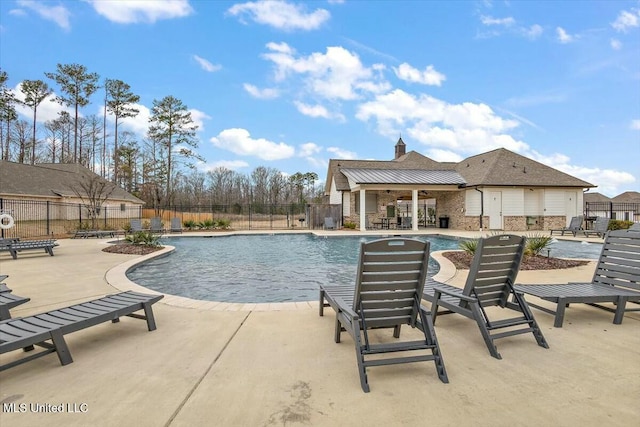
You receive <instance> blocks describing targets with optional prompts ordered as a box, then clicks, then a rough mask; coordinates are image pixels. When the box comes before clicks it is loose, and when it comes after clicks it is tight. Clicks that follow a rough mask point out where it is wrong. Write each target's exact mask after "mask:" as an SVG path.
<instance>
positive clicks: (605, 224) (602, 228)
mask: <svg viewBox="0 0 640 427" xmlns="http://www.w3.org/2000/svg"><path fill="white" fill-rule="evenodd" d="M608 228H609V218H606V217H603V216H599V217H597V218H596V221H595V222H594V224H593V229H592V230H581V231H582V232H583V233H584V235H585V237H590V236H591V235H592V234H595V235H596V236H598V237H602V238H603V239H604V236H605V234H607V229H608Z"/></svg>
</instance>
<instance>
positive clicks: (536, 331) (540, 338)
mask: <svg viewBox="0 0 640 427" xmlns="http://www.w3.org/2000/svg"><path fill="white" fill-rule="evenodd" d="M515 295H516V299H517V300H518V303H519V304H520V309H521V310H522V314H524V317H525V318H526V319H527V321H528V322H529V326H531V329H533V336H534V337H535V339H536V342H537V343H538V345H539V346H540V347H544V348H549V344H547V340H545V339H544V335H542V331H541V330H540V327H539V326H538V322H536V318H535V317H533V313H532V312H531V309H530V308H529V304H527V300H525V299H524V296H523V295H522V294H518V293H515ZM562 311H563V312H564V305H563V308H562ZM560 326H562V323H560Z"/></svg>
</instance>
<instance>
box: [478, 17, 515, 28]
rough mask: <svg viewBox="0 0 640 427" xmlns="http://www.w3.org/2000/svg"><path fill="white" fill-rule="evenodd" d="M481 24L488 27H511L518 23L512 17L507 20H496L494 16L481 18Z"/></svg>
mask: <svg viewBox="0 0 640 427" xmlns="http://www.w3.org/2000/svg"><path fill="white" fill-rule="evenodd" d="M480 22H482V23H483V24H484V25H488V26H491V25H498V26H504V27H510V26H512V25H513V24H515V23H516V20H515V19H513V18H512V17H511V16H509V17H507V18H494V17H492V16H487V15H483V16H481V17H480Z"/></svg>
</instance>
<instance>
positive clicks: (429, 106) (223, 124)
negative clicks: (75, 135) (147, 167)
mask: <svg viewBox="0 0 640 427" xmlns="http://www.w3.org/2000/svg"><path fill="white" fill-rule="evenodd" d="M58 63H61V64H70V63H78V64H82V65H85V66H86V67H87V68H88V70H89V71H91V72H96V73H98V74H100V76H101V79H104V78H111V79H120V80H123V81H124V82H126V83H128V84H129V85H130V86H131V89H132V91H133V92H134V93H136V94H138V95H140V105H139V106H138V108H139V109H140V110H141V113H140V114H139V115H138V116H137V117H136V118H135V119H131V120H130V119H128V120H127V124H126V126H127V127H128V128H129V129H130V130H132V131H134V132H137V133H138V134H139V139H142V138H143V137H144V134H145V133H146V129H147V126H148V118H149V110H150V108H151V106H152V103H153V100H154V99H157V100H160V99H162V98H163V97H165V96H167V95H173V96H174V97H177V98H179V99H180V100H182V101H183V102H184V104H186V105H187V107H188V108H189V109H190V110H191V112H192V116H193V118H194V119H195V121H196V123H197V124H198V125H199V126H200V128H199V131H198V137H199V139H200V148H199V153H200V154H201V155H202V156H204V158H205V159H206V163H203V164H201V165H199V167H200V168H201V169H202V170H207V169H211V168H215V167H218V166H224V167H227V168H230V169H234V170H237V171H239V172H242V173H247V174H248V173H250V172H251V171H252V170H253V169H254V168H255V167H257V166H266V167H273V168H276V169H278V170H280V171H282V172H284V173H288V174H293V173H295V172H298V171H299V172H303V173H305V172H316V173H317V174H318V176H319V177H320V179H321V180H324V179H325V177H326V170H327V164H328V161H329V159H332V158H351V159H377V160H390V159H392V158H393V153H394V145H395V143H396V141H397V140H398V137H399V136H400V135H401V136H402V138H403V140H404V141H405V143H406V144H407V150H415V151H417V152H419V153H421V154H424V155H426V156H428V157H431V158H432V159H435V160H439V161H460V160H462V159H464V158H465V157H468V156H471V155H476V154H480V153H483V152H486V151H489V150H492V149H495V148H498V147H505V148H507V149H509V150H512V151H515V152H517V153H520V154H522V155H525V156H527V157H530V158H532V159H535V160H537V161H540V162H542V163H544V164H547V165H550V166H552V167H554V168H557V169H559V170H562V171H564V172H567V173H569V174H571V175H574V176H576V177H579V178H582V179H584V180H586V181H588V182H591V183H593V184H595V185H597V186H598V188H596V189H594V190H592V191H597V192H600V193H603V194H605V195H607V196H616V195H617V194H620V193H622V192H624V191H640V1H638V0H634V1H601V2H598V1H566V2H559V1H535V2H534V1H455V2H437V1H407V2H404V1H381V0H380V1H364V0H361V1H338V0H333V1H312V2H298V1H253V2H226V1H204V0H199V1H193V0H192V1H187V0H176V1H170V0H168V1H152V0H139V1H110V0H83V1H55V0H54V1H27V0H16V1H12V0H3V1H2V2H0V67H1V68H2V69H3V70H4V71H6V72H7V73H8V74H9V78H10V81H9V86H10V87H12V88H16V89H17V88H19V85H20V82H21V81H22V80H24V79H31V80H34V79H42V80H45V81H47V83H49V85H50V86H51V87H52V88H53V89H54V90H56V91H58V90H59V89H58V88H57V87H56V86H55V83H53V82H51V81H50V80H48V79H47V78H46V77H45V76H44V72H53V71H55V70H56V64H58ZM17 92H19V91H17ZM101 98H102V96H101V95H98V94H95V95H94V96H93V98H92V104H91V105H89V106H88V107H86V108H85V109H84V110H83V111H82V113H83V114H84V115H90V114H102V105H101V102H102V101H101ZM59 108H61V107H60V106H59V105H58V104H55V103H53V102H51V103H49V102H43V103H42V104H41V106H40V107H39V108H38V118H39V121H40V120H41V121H45V120H49V119H52V118H54V117H55V116H56V114H57V111H58V109H59ZM24 112H25V113H26V114H27V115H25V117H24V118H25V119H27V120H28V118H29V117H31V116H30V115H29V113H28V110H24Z"/></svg>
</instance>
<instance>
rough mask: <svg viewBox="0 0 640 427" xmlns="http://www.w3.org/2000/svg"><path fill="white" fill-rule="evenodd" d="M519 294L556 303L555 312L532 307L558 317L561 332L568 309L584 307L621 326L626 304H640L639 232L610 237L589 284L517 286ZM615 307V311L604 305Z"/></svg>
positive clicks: (616, 233)
mask: <svg viewBox="0 0 640 427" xmlns="http://www.w3.org/2000/svg"><path fill="white" fill-rule="evenodd" d="M515 288H516V290H518V291H519V292H524V293H526V294H529V295H533V296H536V297H538V298H541V299H542V300H545V301H549V302H552V303H555V305H556V309H555V310H553V309H549V308H547V307H543V306H541V305H537V304H533V303H530V305H531V306H532V307H535V308H537V309H540V310H542V311H544V312H546V313H550V314H553V315H555V321H554V324H553V326H555V327H556V328H561V327H562V323H563V321H564V315H565V309H566V307H568V306H569V304H572V303H583V304H589V305H591V306H594V307H597V308H600V309H603V310H607V311H611V312H614V313H615V315H614V317H613V323H614V324H616V325H618V324H620V323H622V318H623V317H624V313H625V312H626V311H640V309H639V308H629V309H627V308H626V305H627V301H632V302H640V232H638V231H628V230H615V231H610V232H609V233H607V236H606V238H605V241H604V244H603V246H602V251H601V252H600V258H599V259H598V264H597V266H596V270H595V273H594V275H593V279H592V280H591V282H590V283H563V284H552V285H516V286H515ZM607 302H609V303H613V304H615V306H614V308H612V307H610V306H604V305H602V304H601V303H607Z"/></svg>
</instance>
